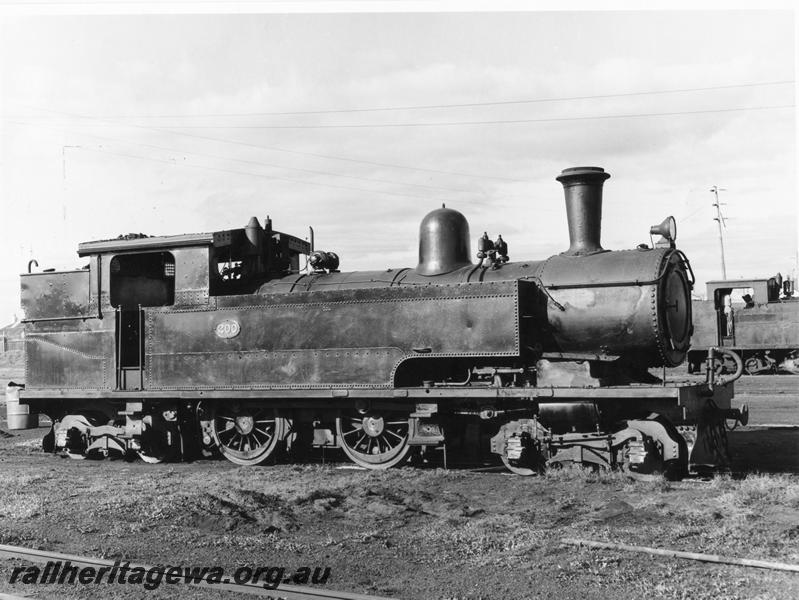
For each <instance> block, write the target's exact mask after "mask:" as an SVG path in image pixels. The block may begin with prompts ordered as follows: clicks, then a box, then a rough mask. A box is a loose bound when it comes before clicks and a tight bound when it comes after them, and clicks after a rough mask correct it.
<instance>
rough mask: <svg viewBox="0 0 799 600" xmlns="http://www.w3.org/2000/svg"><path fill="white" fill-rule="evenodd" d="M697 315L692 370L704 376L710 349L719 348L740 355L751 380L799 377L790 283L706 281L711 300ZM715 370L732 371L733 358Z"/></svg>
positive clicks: (797, 323)
mask: <svg viewBox="0 0 799 600" xmlns="http://www.w3.org/2000/svg"><path fill="white" fill-rule="evenodd" d="M693 310H694V329H695V330H694V335H693V339H692V342H691V349H690V350H689V352H688V361H687V362H688V370H689V371H691V372H698V371H700V370H701V368H702V367H703V365H704V364H705V363H704V357H705V356H706V354H707V351H708V349H709V348H710V347H713V346H717V347H723V348H725V349H727V350H731V351H732V352H735V353H736V354H738V356H739V357H740V358H741V360H742V361H743V369H744V373H746V374H747V375H759V374H771V373H783V374H799V298H797V297H796V296H795V295H794V282H793V281H792V280H791V279H790V278H787V279H785V280H783V278H782V275H780V274H779V273H777V275H776V276H774V277H769V278H767V279H728V280H720V281H708V282H707V300H702V301H694V304H693ZM714 366H715V368H716V370H717V371H719V372H728V371H732V370H733V369H734V364H733V362H732V361H731V360H730V356H729V355H726V356H725V355H722V356H719V357H717V359H716V364H715V365H714Z"/></svg>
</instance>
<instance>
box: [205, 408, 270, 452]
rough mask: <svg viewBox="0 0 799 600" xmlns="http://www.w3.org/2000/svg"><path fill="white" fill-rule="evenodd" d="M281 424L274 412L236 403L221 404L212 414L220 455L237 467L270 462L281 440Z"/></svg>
mask: <svg viewBox="0 0 799 600" xmlns="http://www.w3.org/2000/svg"><path fill="white" fill-rule="evenodd" d="M283 421H284V420H283V419H281V418H280V417H278V416H277V412H276V411H275V409H272V408H264V407H260V406H253V405H249V404H242V403H238V402H230V403H222V402H220V403H218V404H217V405H216V406H215V407H214V408H213V409H212V411H211V423H212V425H213V435H214V440H215V441H216V444H217V446H218V448H219V451H220V452H221V453H222V456H224V457H225V458H226V459H228V460H229V461H230V462H232V463H235V464H237V465H245V466H250V465H259V464H261V463H263V462H264V461H265V460H266V459H267V458H269V456H270V455H271V454H272V452H273V451H274V450H275V447H276V446H277V444H278V442H279V441H280V440H281V439H283V433H284V430H285V427H284V423H283Z"/></svg>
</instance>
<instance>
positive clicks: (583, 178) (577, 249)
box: [556, 167, 610, 256]
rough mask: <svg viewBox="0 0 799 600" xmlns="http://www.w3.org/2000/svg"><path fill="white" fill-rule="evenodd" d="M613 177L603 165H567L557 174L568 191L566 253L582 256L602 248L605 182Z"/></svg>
mask: <svg viewBox="0 0 799 600" xmlns="http://www.w3.org/2000/svg"><path fill="white" fill-rule="evenodd" d="M609 177H610V174H609V173H605V170H604V169H602V168H601V167H573V168H571V169H564V170H563V171H562V172H561V174H560V175H559V176H558V177H556V179H557V180H558V181H560V182H561V184H563V191H564V193H565V195H566V219H567V220H568V224H569V249H568V250H567V251H566V252H564V253H563V254H565V255H567V256H581V255H585V254H594V253H596V252H603V248H602V246H601V245H600V243H599V238H600V235H601V233H602V186H603V184H604V183H605V180H606V179H608V178H609Z"/></svg>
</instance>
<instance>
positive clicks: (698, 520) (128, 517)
mask: <svg viewBox="0 0 799 600" xmlns="http://www.w3.org/2000/svg"><path fill="white" fill-rule="evenodd" d="M797 381H799V378H794V377H790V378H787V379H777V378H768V377H766V378H748V379H747V380H746V381H744V382H742V383H741V385H739V387H738V390H739V395H738V401H739V402H746V403H747V404H749V406H750V410H751V411H752V423H753V424H755V426H749V427H746V428H741V429H739V430H736V431H734V432H731V433H730V434H729V439H730V444H731V447H732V451H733V453H734V455H735V460H736V462H735V465H734V466H735V470H736V471H746V473H745V476H743V475H736V476H735V477H726V476H724V477H716V478H715V479H713V480H711V481H702V480H694V479H692V480H686V481H683V482H678V483H667V482H665V481H653V482H640V481H632V480H629V479H627V478H626V477H624V476H623V475H622V474H615V473H611V474H600V475H594V474H590V473H586V472H582V471H575V470H566V471H561V472H556V473H551V474H548V475H547V476H544V477H534V478H522V477H516V476H513V475H510V474H505V473H499V472H474V471H471V470H466V469H460V470H459V469H451V470H449V471H444V470H441V469H433V468H415V469H414V468H402V469H394V470H390V471H386V472H366V471H360V470H354V469H351V468H345V467H349V465H348V464H347V463H344V462H342V463H335V462H333V463H330V462H328V464H324V465H323V464H313V463H308V464H298V465H286V464H281V465H273V466H269V467H257V468H255V467H244V468H242V467H235V466H233V465H231V464H229V463H227V462H224V461H213V460H206V461H198V462H195V463H187V464H171V465H147V464H143V463H140V462H134V463H127V462H123V461H72V460H68V459H60V458H56V457H52V456H47V455H44V454H43V453H41V452H40V451H39V449H38V439H39V437H40V435H41V434H42V433H43V431H44V430H40V431H28V432H19V434H17V435H15V436H14V437H10V438H6V437H3V438H0V543H3V544H14V545H19V546H25V547H29V548H41V549H47V550H52V551H55V552H62V553H68V554H79V555H85V556H91V557H98V558H107V559H110V560H115V559H120V560H122V559H125V560H131V561H138V562H141V563H146V564H151V565H155V564H168V565H180V566H214V565H219V566H221V567H223V568H225V569H226V571H225V572H226V573H232V572H233V571H234V570H235V568H237V567H241V566H252V567H259V566H264V567H266V566H279V567H285V569H286V572H287V573H293V572H295V571H296V570H297V569H299V568H301V567H311V568H313V567H330V577H329V580H328V581H327V582H326V583H325V584H324V586H323V587H324V588H327V589H331V590H346V591H352V592H360V593H368V594H375V595H379V596H388V597H395V598H407V599H425V600H434V599H445V598H451V599H454V598H458V599H467V598H468V599H472V600H477V599H481V598H482V599H512V598H580V599H591V598H620V599H626V598H629V599H633V598H635V599H636V600H638V599H640V598H692V599H693V598H699V599H702V598H708V599H710V598H713V599H717V598H780V599H781V598H786V599H788V598H797V597H799V574H795V573H793V574H791V573H785V572H779V571H769V570H762V569H752V568H742V567H733V566H722V565H710V564H705V563H698V562H692V561H685V560H679V559H672V558H655V557H651V556H648V555H643V554H635V553H630V552H623V551H613V550H588V549H581V548H576V547H571V546H565V545H563V544H561V543H560V540H561V539H563V538H567V537H571V538H583V539H591V540H601V541H613V542H619V543H624V544H635V545H643V546H653V547H659V548H668V549H674V550H683V551H689V552H704V553H711V554H720V555H724V556H731V557H740V558H757V559H763V560H769V561H775V562H784V563H793V564H797V563H799V419H797V417H799V386H797ZM763 390H765V392H764V393H761V392H763ZM764 415H765V416H764ZM758 424H760V425H758ZM763 424H780V425H781V426H780V427H779V428H776V427H764V426H763ZM790 425H796V426H798V427H796V428H793V427H789V426H790ZM4 426H5V423H2V424H0V427H4ZM328 458H330V456H329V455H328ZM29 564H30V563H24V562H21V561H16V560H8V559H6V560H0V593H2V592H5V593H13V594H17V595H23V594H24V595H27V596H30V597H35V598H108V597H115V598H142V597H145V598H186V597H191V598H216V597H218V598H225V597H231V598H232V597H233V595H232V594H230V593H225V592H219V591H209V590H208V589H203V590H199V589H195V588H188V587H185V586H181V585H167V584H162V585H161V586H160V587H158V588H157V589H154V590H145V589H144V588H143V586H141V585H130V584H129V585H122V584H114V585H107V584H105V585H104V586H103V587H102V588H99V587H98V586H96V585H60V586H59V585H25V584H21V583H18V582H17V583H15V584H13V585H12V584H10V583H9V580H10V577H11V573H12V572H13V569H14V568H15V567H19V566H28V565H29Z"/></svg>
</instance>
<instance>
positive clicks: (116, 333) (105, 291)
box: [9, 167, 742, 477]
mask: <svg viewBox="0 0 799 600" xmlns="http://www.w3.org/2000/svg"><path fill="white" fill-rule="evenodd" d="M608 177H609V175H608V174H607V173H605V172H604V170H603V169H601V168H597V167H581V168H574V169H566V170H565V171H563V172H562V174H561V175H560V176H559V177H558V178H557V179H558V181H560V182H561V183H562V184H563V187H564V190H565V195H566V208H567V217H568V228H569V238H570V247H569V249H568V250H567V251H565V252H563V253H561V254H559V255H555V256H551V257H550V258H547V259H545V260H539V261H520V262H509V260H508V256H507V253H508V251H507V244H506V243H505V242H504V241H503V240H502V238H501V237H500V238H498V239H497V240H496V241H491V240H490V239H489V238H488V236H487V235H484V236H483V237H481V238H480V239H479V240H478V253H477V257H478V258H479V262H477V264H473V263H472V261H471V258H470V252H469V245H470V244H469V227H468V224H467V222H466V219H465V218H464V216H463V215H462V214H461V213H459V212H457V211H454V210H451V209H448V208H443V207H442V208H441V209H438V210H434V211H433V212H431V213H430V214H428V215H427V216H426V217H425V218H424V220H423V221H422V223H421V227H420V239H419V263H418V265H417V266H416V268H400V269H388V270H384V271H369V272H353V273H341V272H339V271H338V262H339V261H338V257H337V256H336V255H335V254H334V253H332V252H321V251H315V250H314V249H313V248H311V247H310V244H309V243H308V242H306V241H304V240H302V239H299V238H297V237H294V236H291V235H287V234H285V233H280V232H278V231H274V230H273V229H272V223H271V221H270V220H269V219H268V218H267V220H266V223H265V226H264V227H261V225H260V224H259V222H258V220H257V219H256V218H255V217H253V218H252V219H251V220H250V222H249V223H248V225H247V226H246V227H245V228H244V229H235V230H229V231H218V232H214V233H207V234H188V235H176V236H166V237H146V236H125V237H121V238H120V239H115V240H106V241H97V242H88V243H83V244H80V246H79V249H78V254H79V256H81V257H85V258H87V259H88V261H89V264H88V266H87V267H86V268H84V269H81V270H77V271H70V272H45V273H29V274H24V275H22V306H23V309H24V312H25V319H24V321H25V348H26V384H27V387H26V388H25V389H23V390H12V393H11V394H10V398H9V399H10V401H11V402H14V401H16V398H12V396H16V395H17V394H18V395H19V402H20V403H21V406H22V407H25V406H27V407H29V410H30V411H31V413H33V414H35V413H45V414H47V415H48V416H49V417H50V418H51V419H53V421H54V426H53V430H52V431H51V432H50V434H48V436H46V437H45V440H44V446H45V449H46V450H50V451H55V452H60V453H65V454H67V455H69V456H74V457H85V456H93V455H108V454H123V455H130V454H131V453H134V452H137V453H138V454H139V455H140V456H141V457H142V458H144V459H145V460H148V461H151V462H158V461H160V460H163V459H167V458H168V459H181V458H191V457H192V456H195V455H197V454H198V453H199V452H201V451H203V450H205V451H209V450H211V449H217V450H218V451H219V452H221V454H222V455H224V456H225V457H226V458H228V459H229V460H231V461H233V462H234V463H237V464H244V465H248V464H257V463H261V462H263V461H265V460H266V459H267V458H268V457H270V456H271V455H273V453H274V452H275V450H276V449H278V448H279V449H281V450H283V451H285V450H286V449H289V450H291V451H296V452H299V451H302V450H303V449H307V448H309V447H311V446H316V447H320V446H321V447H325V446H333V447H339V448H341V449H342V450H343V451H344V452H345V453H346V454H347V456H349V458H350V459H352V460H353V461H354V462H356V463H357V464H359V465H362V466H364V467H367V468H387V467H390V466H392V465H395V464H397V463H399V462H400V461H402V460H403V459H404V458H405V457H406V456H407V455H408V452H409V450H410V449H411V448H418V449H420V450H422V451H423V450H426V449H429V448H431V447H439V448H443V449H444V450H445V452H449V453H450V454H451V455H456V456H466V455H473V454H475V453H479V452H480V451H482V450H486V451H488V450H490V452H492V453H493V454H495V455H498V456H499V457H500V458H501V459H502V461H503V462H504V463H505V465H506V466H508V467H509V468H510V469H511V470H512V471H514V472H518V473H522V474H530V473H533V472H536V471H538V470H540V469H541V468H543V467H545V466H546V465H547V464H549V465H552V464H563V463H566V462H577V463H585V464H591V465H595V466H599V467H606V468H610V467H618V466H621V467H625V468H628V469H629V470H630V471H631V472H635V473H642V474H648V473H654V472H665V473H666V474H667V475H669V476H672V477H679V476H682V475H683V474H685V473H686V472H687V471H688V469H689V466H690V465H694V466H700V465H705V466H708V465H709V466H713V465H718V464H720V463H722V462H723V461H724V460H725V458H726V448H725V447H723V445H722V444H720V441H721V440H723V436H722V435H720V434H719V430H720V429H723V427H724V419H725V418H741V417H742V415H741V413H740V412H739V411H737V410H731V409H730V400H731V398H732V385H720V384H722V383H724V382H714V381H713V376H712V370H711V375H710V377H709V381H708V382H707V383H701V384H700V383H693V384H688V383H667V382H666V381H665V379H664V380H662V381H661V380H660V379H658V378H657V377H655V376H653V375H652V374H651V373H650V369H652V368H655V367H663V369H664V376H665V368H666V367H673V366H676V365H679V364H680V363H681V362H682V361H683V360H684V358H685V355H686V352H687V351H688V347H689V344H690V336H691V331H692V323H691V287H692V283H693V282H692V279H693V276H692V274H691V271H690V267H689V265H688V261H687V259H686V258H685V256H684V255H683V254H682V253H681V252H680V251H679V250H676V249H675V245H674V230H675V225H674V222H673V219H671V218H669V219H667V220H666V221H664V223H663V224H661V226H659V227H655V228H653V232H658V233H661V234H662V235H663V237H662V238H661V239H660V241H659V242H658V243H657V244H656V247H655V248H649V247H647V246H645V245H641V246H639V247H637V248H635V249H633V250H623V251H608V250H604V249H603V248H602V247H601V245H600V220H601V210H602V187H603V183H604V181H605V180H606V179H607V178H608ZM301 255H306V256H307V266H306V267H305V268H302V269H301V268H300V264H301ZM453 453H454V454H453Z"/></svg>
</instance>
